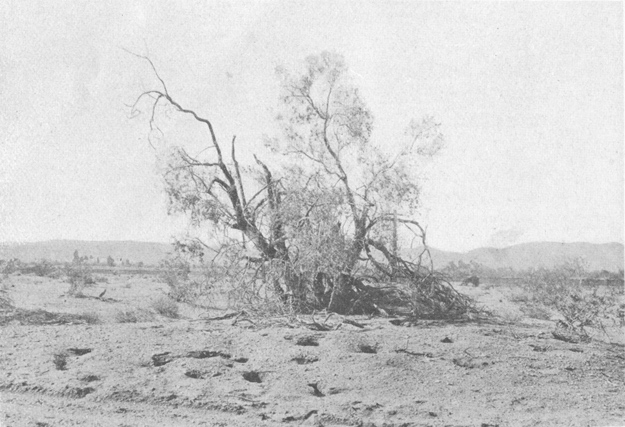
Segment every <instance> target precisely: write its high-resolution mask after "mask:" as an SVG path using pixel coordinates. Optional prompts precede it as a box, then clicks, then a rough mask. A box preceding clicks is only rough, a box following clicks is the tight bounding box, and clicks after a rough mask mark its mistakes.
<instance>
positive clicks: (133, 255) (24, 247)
mask: <svg viewBox="0 0 625 427" xmlns="http://www.w3.org/2000/svg"><path fill="white" fill-rule="evenodd" d="M171 249H172V246H171V245H168V244H166V243H154V242H134V241H108V242H94V241H86V240H50V241H47V242H34V243H11V244H0V259H9V258H18V259H20V260H21V261H24V262H32V261H38V260H41V259H47V260H50V261H59V262H70V261H71V260H72V259H73V257H74V251H75V250H77V251H78V254H79V255H80V256H93V258H100V262H102V263H105V262H106V259H107V257H108V256H109V255H110V256H111V257H113V259H115V261H116V262H117V263H119V261H120V259H122V260H126V259H127V260H129V261H130V262H131V263H133V264H136V263H138V262H143V263H144V264H146V265H158V263H159V262H160V261H161V260H162V259H163V258H165V257H166V256H167V253H168V252H170V251H171Z"/></svg>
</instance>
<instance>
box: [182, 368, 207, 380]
mask: <svg viewBox="0 0 625 427" xmlns="http://www.w3.org/2000/svg"><path fill="white" fill-rule="evenodd" d="M184 374H185V375H186V376H187V377H189V378H194V379H200V378H202V375H203V373H202V371H198V370H197V369H191V370H189V371H187V372H185V373H184Z"/></svg>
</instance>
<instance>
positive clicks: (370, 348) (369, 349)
mask: <svg viewBox="0 0 625 427" xmlns="http://www.w3.org/2000/svg"><path fill="white" fill-rule="evenodd" d="M357 349H358V352H359V353H367V354H376V353H377V352H378V345H377V344H375V345H371V344H367V343H358V345H357Z"/></svg>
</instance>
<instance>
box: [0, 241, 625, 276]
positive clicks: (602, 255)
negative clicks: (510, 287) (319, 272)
mask: <svg viewBox="0 0 625 427" xmlns="http://www.w3.org/2000/svg"><path fill="white" fill-rule="evenodd" d="M75 250H77V251H78V253H79V254H80V256H85V255H86V256H93V257H94V258H100V260H101V262H102V263H104V262H105V261H106V258H107V257H108V256H109V255H110V256H112V257H113V258H114V259H115V261H116V262H119V261H120V259H122V260H126V259H127V260H129V261H130V262H131V263H133V264H136V263H138V262H143V263H145V264H146V265H158V263H159V262H160V261H161V260H162V259H163V258H165V257H166V256H167V254H168V253H170V252H171V251H172V246H171V245H170V244H167V243H156V242H137V241H85V240H50V241H46V242H33V243H0V259H9V258H18V259H20V260H22V261H25V262H32V261H38V260H41V259H48V260H51V261H59V262H69V261H71V260H72V258H73V255H74V251H75ZM415 251H416V249H412V250H404V251H402V252H404V254H407V255H409V254H414V253H415ZM430 252H431V253H432V258H433V259H434V266H435V267H436V268H443V267H445V266H446V265H447V264H449V263H450V262H452V261H453V262H455V263H458V261H463V262H465V263H469V262H471V261H475V262H477V263H479V264H482V265H484V266H487V267H490V268H503V267H511V268H513V269H515V270H523V269H526V268H530V267H553V266H556V265H558V264H562V263H563V262H565V261H567V260H571V259H576V258H582V259H584V260H585V261H586V263H587V265H588V268H589V269H591V270H608V271H617V270H619V269H622V268H623V264H624V262H623V260H624V259H623V244H621V243H601V244H594V243H583V242H580V243H554V242H534V243H521V244H518V245H514V246H509V247H507V248H478V249H473V250H471V251H468V252H450V251H442V250H439V249H436V248H430Z"/></svg>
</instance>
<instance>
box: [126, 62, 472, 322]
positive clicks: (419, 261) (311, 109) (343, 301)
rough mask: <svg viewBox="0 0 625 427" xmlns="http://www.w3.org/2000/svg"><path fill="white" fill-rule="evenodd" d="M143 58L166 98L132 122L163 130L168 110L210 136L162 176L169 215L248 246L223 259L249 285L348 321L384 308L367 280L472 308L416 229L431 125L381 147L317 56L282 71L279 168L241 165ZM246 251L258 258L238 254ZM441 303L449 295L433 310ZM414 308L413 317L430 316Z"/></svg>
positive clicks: (178, 151)
mask: <svg viewBox="0 0 625 427" xmlns="http://www.w3.org/2000/svg"><path fill="white" fill-rule="evenodd" d="M137 56H139V55H137ZM139 57H140V58H142V59H143V60H145V61H147V63H149V65H150V66H151V68H152V71H153V72H154V74H155V75H156V78H157V80H158V88H156V89H151V90H148V91H145V92H143V93H141V94H140V95H139V96H138V98H137V99H136V101H135V102H134V104H133V105H132V116H135V115H138V114H140V113H142V112H144V113H146V112H147V116H148V117H149V125H150V128H151V129H158V120H159V117H158V116H159V114H158V113H159V108H160V107H161V106H168V107H169V108H171V109H173V110H174V111H177V112H178V113H180V114H184V115H188V116H190V117H192V118H193V119H194V120H195V121H196V122H197V123H198V124H200V125H201V126H203V127H204V129H205V132H206V140H207V142H206V147H205V149H204V150H202V151H201V152H200V153H199V154H192V153H190V152H188V151H187V150H186V149H185V147H183V146H174V147H172V148H171V149H170V151H169V152H168V156H167V161H166V162H165V166H164V169H163V178H164V183H165V189H166V192H167V195H168V197H169V203H170V211H171V212H183V213H185V214H186V215H187V216H188V217H189V218H190V220H191V221H192V223H193V224H196V225H198V226H204V225H208V226H210V227H211V228H212V229H213V230H217V231H221V232H222V234H227V233H228V230H236V231H237V232H240V233H241V235H242V236H243V239H242V240H243V241H242V244H241V245H239V246H236V245H230V246H228V250H224V247H220V248H218V249H217V252H218V253H219V254H224V253H230V254H234V255H233V258H234V259H235V261H236V263H237V264H239V265H241V264H243V265H245V269H244V271H246V272H248V273H249V274H248V276H246V277H247V278H248V280H249V281H254V280H256V279H257V278H259V277H261V278H262V279H263V280H264V281H265V282H266V283H267V284H268V285H269V288H270V289H271V290H272V292H273V295H275V297H276V298H277V300H279V301H280V302H281V303H282V304H284V305H288V306H289V307H290V308H291V309H294V310H296V311H305V310H310V309H327V310H328V311H332V312H337V313H349V312H354V311H357V310H375V309H378V307H377V305H376V304H375V298H376V297H375V296H376V295H377V297H378V298H380V297H381V294H380V293H378V292H376V290H375V289H374V288H373V287H371V286H367V285H365V284H364V283H363V281H362V279H363V278H364V277H369V278H374V279H377V280H379V279H390V278H397V277H400V278H403V279H406V280H407V281H409V282H411V283H412V284H413V285H414V286H413V291H416V292H417V294H419V295H422V296H423V298H425V299H426V300H427V299H428V298H429V300H428V301H429V302H430V303H431V304H430V303H428V304H426V305H429V306H431V307H429V312H432V314H440V313H442V312H445V311H449V310H456V311H458V310H460V311H463V310H465V311H466V308H467V304H466V301H465V300H463V299H462V297H460V296H459V294H457V293H455V291H453V288H451V286H449V284H448V283H447V284H446V285H447V286H446V285H445V284H444V283H442V282H441V280H440V278H439V277H437V276H436V275H435V273H434V271H433V269H432V266H431V260H429V253H428V252H427V246H426V245H425V230H424V228H423V227H422V226H421V225H420V224H419V222H417V221H416V220H415V219H414V215H415V214H416V211H417V208H418V206H419V203H418V202H419V185H418V182H417V180H416V179H415V174H414V170H413V169H414V165H415V164H417V158H418V157H420V156H421V157H422V156H426V157H427V156H432V155H434V154H435V153H436V152H437V151H438V150H439V149H440V147H441V146H442V144H443V137H442V135H441V132H440V125H439V124H438V123H436V122H435V121H434V120H433V119H432V118H429V117H426V118H424V119H421V120H413V121H411V122H410V124H409V126H408V127H407V130H406V132H405V133H404V135H403V137H402V138H400V139H399V140H398V141H393V142H389V141H384V142H383V143H377V144H376V143H375V142H374V141H373V140H372V131H373V115H372V113H371V112H370V110H369V109H368V107H367V106H366V104H365V102H364V99H363V97H362V95H361V93H360V91H359V89H358V88H357V87H356V85H355V84H354V82H353V80H352V78H351V74H350V72H349V69H348V67H347V65H346V63H345V60H344V59H343V57H342V56H341V55H338V54H334V53H328V52H324V53H321V54H320V55H313V56H310V57H308V58H307V59H306V61H305V64H304V69H303V70H301V71H300V72H295V73H291V72H288V71H286V70H284V69H279V70H277V71H278V76H279V78H280V82H281V91H282V92H281V94H280V113H279V114H278V115H277V122H278V124H279V126H280V129H281V134H280V135H279V136H276V137H274V138H267V140H266V146H267V148H269V149H270V150H268V152H267V153H266V155H267V156H268V155H270V153H271V155H272V156H275V158H278V159H280V160H279V161H276V162H271V163H270V162H269V161H267V160H263V159H261V158H259V157H257V156H254V159H255V164H254V165H248V167H242V166H241V165H240V164H239V161H238V159H237V151H236V147H237V146H236V137H235V136H233V137H232V139H230V140H229V141H227V142H223V141H220V140H219V139H218V138H217V134H216V132H215V129H214V126H213V123H212V122H211V120H209V119H208V118H206V116H204V115H202V114H200V113H198V112H197V111H194V110H192V109H189V108H186V107H185V106H183V105H182V104H181V103H179V102H178V100H177V99H176V98H175V97H174V96H173V94H171V93H170V92H169V90H168V88H167V86H166V83H165V81H164V80H163V78H161V76H160V75H159V74H158V72H157V70H156V67H155V66H154V64H153V62H152V61H151V60H150V59H149V58H148V57H145V56H139ZM270 165H272V167H270ZM276 165H280V166H276ZM398 226H401V227H403V228H404V229H405V231H403V232H402V233H404V234H406V233H412V234H411V235H412V236H414V237H415V238H417V239H418V242H419V243H420V247H422V248H423V249H422V250H421V251H419V252H418V253H417V254H416V256H415V257H414V259H412V260H407V259H404V258H402V257H400V256H399V255H398V251H397V249H396V245H397V233H398V231H397V228H398ZM177 244H178V248H179V249H180V250H181V251H188V252H191V253H193V254H198V253H199V254H204V252H205V251H207V250H214V248H211V247H209V245H208V244H206V243H205V242H203V241H202V240H200V239H192V240H187V241H179V242H178V243H177ZM246 245H251V246H253V248H254V249H255V251H256V255H253V256H250V255H249V252H248V251H245V250H233V248H235V247H238V248H242V247H244V246H246ZM250 265H251V266H252V267H249V266H250ZM259 272H260V273H262V274H260V275H259ZM433 295H443V297H442V299H440V298H439V300H433V299H432V298H435V297H433ZM423 298H421V299H418V298H417V300H418V301H422V300H423ZM363 301H366V302H364V303H363ZM417 305H418V307H417V306H415V307H413V308H414V311H415V313H416V311H418V310H421V311H423V310H424V305H423V304H417ZM433 312H436V313H433Z"/></svg>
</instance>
